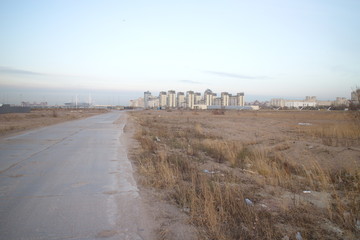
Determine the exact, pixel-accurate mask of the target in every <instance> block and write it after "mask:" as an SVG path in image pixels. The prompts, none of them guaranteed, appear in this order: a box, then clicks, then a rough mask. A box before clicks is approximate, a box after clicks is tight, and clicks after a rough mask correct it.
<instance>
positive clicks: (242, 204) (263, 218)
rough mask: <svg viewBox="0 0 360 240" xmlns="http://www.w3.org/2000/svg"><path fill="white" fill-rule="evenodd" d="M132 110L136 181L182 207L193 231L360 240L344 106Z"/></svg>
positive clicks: (358, 171) (354, 159)
mask: <svg viewBox="0 0 360 240" xmlns="http://www.w3.org/2000/svg"><path fill="white" fill-rule="evenodd" d="M130 114H131V118H132V119H133V120H134V122H135V123H136V124H137V126H138V128H137V133H136V135H135V138H136V139H137V141H138V142H139V147H138V149H136V151H134V154H133V158H134V161H135V163H136V165H137V171H138V173H139V174H140V175H141V177H140V182H141V184H142V185H143V186H146V187H147V188H152V189H157V191H160V192H162V193H163V195H161V196H165V198H166V199H167V200H168V201H169V202H172V203H173V204H175V205H177V206H178V207H179V209H181V210H182V211H183V212H185V213H187V214H188V216H189V221H190V222H191V224H192V225H194V226H196V228H197V230H198V236H199V239H296V236H297V237H298V238H299V237H300V235H301V237H302V239H360V122H359V120H355V118H354V117H352V115H351V113H350V112H335V111H334V112H333V111H225V112H222V111H169V112H167V111H150V110H149V111H138V112H132V113H130ZM165 228H166V227H164V229H161V230H160V232H163V233H164V232H165V233H166V229H165ZM162 237H163V238H164V239H167V237H166V234H163V235H162Z"/></svg>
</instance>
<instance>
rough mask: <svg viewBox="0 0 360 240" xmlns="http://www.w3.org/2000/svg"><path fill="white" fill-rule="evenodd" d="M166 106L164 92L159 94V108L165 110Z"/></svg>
mask: <svg viewBox="0 0 360 240" xmlns="http://www.w3.org/2000/svg"><path fill="white" fill-rule="evenodd" d="M166 104H167V96H166V92H160V93H159V107H160V108H165V107H166Z"/></svg>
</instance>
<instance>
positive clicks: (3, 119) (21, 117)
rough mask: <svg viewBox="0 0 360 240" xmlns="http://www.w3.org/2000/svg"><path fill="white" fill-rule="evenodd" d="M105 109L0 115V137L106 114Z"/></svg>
mask: <svg viewBox="0 0 360 240" xmlns="http://www.w3.org/2000/svg"><path fill="white" fill-rule="evenodd" d="M106 111H107V110H104V109H81V110H80V109H35V110H31V112H30V113H6V114H0V136H4V135H8V134H12V133H16V132H20V131H24V130H29V129H34V128H38V127H44V126H48V125H51V124H56V123H60V122H64V121H69V120H75V119H79V118H84V117H89V116H92V115H95V114H100V113H104V112H106Z"/></svg>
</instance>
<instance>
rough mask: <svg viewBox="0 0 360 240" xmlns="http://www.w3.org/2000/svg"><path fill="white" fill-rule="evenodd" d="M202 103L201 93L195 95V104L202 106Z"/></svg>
mask: <svg viewBox="0 0 360 240" xmlns="http://www.w3.org/2000/svg"><path fill="white" fill-rule="evenodd" d="M200 101H201V93H199V92H197V93H195V97H194V102H195V104H200Z"/></svg>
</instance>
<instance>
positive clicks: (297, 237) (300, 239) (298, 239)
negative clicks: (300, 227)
mask: <svg viewBox="0 0 360 240" xmlns="http://www.w3.org/2000/svg"><path fill="white" fill-rule="evenodd" d="M302 239H303V238H302V236H301V233H300V232H297V233H296V240H302Z"/></svg>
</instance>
